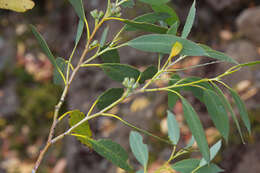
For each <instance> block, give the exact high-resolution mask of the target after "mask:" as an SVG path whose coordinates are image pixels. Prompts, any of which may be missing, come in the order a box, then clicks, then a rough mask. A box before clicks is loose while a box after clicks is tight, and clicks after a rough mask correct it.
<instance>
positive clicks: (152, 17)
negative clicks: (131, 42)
mask: <svg viewBox="0 0 260 173" xmlns="http://www.w3.org/2000/svg"><path fill="white" fill-rule="evenodd" d="M169 17H170V16H169V14H168V13H147V14H144V15H141V16H138V17H136V18H135V19H134V20H133V21H135V22H145V23H151V24H154V23H155V22H157V21H161V20H165V19H167V18H169ZM125 30H126V31H135V30H137V28H135V27H133V26H130V25H126V27H125Z"/></svg>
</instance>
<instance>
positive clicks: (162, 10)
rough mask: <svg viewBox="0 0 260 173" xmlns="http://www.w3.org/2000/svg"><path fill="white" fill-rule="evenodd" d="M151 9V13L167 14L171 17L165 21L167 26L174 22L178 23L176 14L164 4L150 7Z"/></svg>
mask: <svg viewBox="0 0 260 173" xmlns="http://www.w3.org/2000/svg"><path fill="white" fill-rule="evenodd" d="M151 7H152V9H153V11H155V12H157V13H168V14H169V15H170V16H171V17H169V18H167V19H166V20H165V21H166V23H167V24H168V25H169V26H171V25H172V24H173V23H175V22H176V21H180V20H179V17H178V15H177V14H176V12H175V11H174V10H173V9H172V8H171V7H169V6H168V5H166V4H160V5H151Z"/></svg>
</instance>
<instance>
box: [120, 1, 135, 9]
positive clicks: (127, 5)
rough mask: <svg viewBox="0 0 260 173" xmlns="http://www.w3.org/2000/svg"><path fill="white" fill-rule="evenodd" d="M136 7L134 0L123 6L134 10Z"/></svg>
mask: <svg viewBox="0 0 260 173" xmlns="http://www.w3.org/2000/svg"><path fill="white" fill-rule="evenodd" d="M134 5H135V1H134V0H128V1H126V2H124V3H122V4H121V6H122V7H123V8H133V7H134Z"/></svg>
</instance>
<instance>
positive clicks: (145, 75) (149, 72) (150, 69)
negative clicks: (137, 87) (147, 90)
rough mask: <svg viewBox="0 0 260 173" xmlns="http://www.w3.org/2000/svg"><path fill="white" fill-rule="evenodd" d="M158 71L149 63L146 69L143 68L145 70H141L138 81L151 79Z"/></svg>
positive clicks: (142, 81)
mask: <svg viewBox="0 0 260 173" xmlns="http://www.w3.org/2000/svg"><path fill="white" fill-rule="evenodd" d="M157 72H158V69H157V68H156V67H155V66H154V65H151V66H149V67H147V69H145V71H143V72H142V73H141V78H140V80H139V82H140V83H141V84H142V83H144V82H145V81H146V80H148V79H152V78H153V76H154V75H155V74H156V73H157Z"/></svg>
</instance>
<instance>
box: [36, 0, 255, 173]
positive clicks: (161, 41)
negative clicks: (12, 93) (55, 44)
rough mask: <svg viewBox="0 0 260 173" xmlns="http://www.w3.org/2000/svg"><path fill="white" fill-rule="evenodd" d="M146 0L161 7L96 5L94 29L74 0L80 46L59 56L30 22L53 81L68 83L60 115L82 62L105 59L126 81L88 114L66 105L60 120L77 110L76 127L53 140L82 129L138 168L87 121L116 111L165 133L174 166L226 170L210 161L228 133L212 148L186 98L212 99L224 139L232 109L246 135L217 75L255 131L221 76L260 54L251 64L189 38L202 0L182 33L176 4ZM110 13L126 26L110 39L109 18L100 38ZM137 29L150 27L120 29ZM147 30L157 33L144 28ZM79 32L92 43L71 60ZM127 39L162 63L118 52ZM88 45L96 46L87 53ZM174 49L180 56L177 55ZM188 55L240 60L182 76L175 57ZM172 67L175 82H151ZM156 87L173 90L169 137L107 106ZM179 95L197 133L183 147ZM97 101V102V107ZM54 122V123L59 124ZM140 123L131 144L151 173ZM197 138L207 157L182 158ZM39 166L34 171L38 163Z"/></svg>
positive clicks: (116, 158) (110, 155) (122, 0)
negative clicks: (128, 58) (130, 60)
mask: <svg viewBox="0 0 260 173" xmlns="http://www.w3.org/2000/svg"><path fill="white" fill-rule="evenodd" d="M139 1H140V2H141V3H144V4H147V6H149V7H150V8H151V10H153V11H154V12H151V13H147V14H144V15H141V16H138V17H136V18H134V19H133V20H131V19H123V18H121V17H120V16H121V12H122V11H121V10H122V9H121V7H129V8H131V7H134V5H135V1H134V0H118V1H110V0H109V1H108V8H107V12H105V13H104V12H103V11H99V10H98V9H94V10H93V11H92V12H90V13H91V14H92V16H93V17H94V20H95V26H94V27H95V28H94V29H93V33H90V30H91V29H89V23H88V20H87V19H86V17H85V10H84V5H83V1H82V0H69V2H70V4H71V5H72V6H73V8H74V10H75V12H76V14H77V16H78V18H79V23H78V28H77V32H76V36H75V45H74V49H73V51H72V53H71V55H69V56H68V58H67V57H66V58H55V57H56V56H54V55H53V54H52V52H51V51H50V49H49V46H48V45H47V42H46V41H45V40H44V38H43V37H42V35H41V34H40V33H39V32H38V31H37V30H36V27H34V26H31V29H32V32H33V34H34V35H35V37H36V39H37V40H38V42H39V45H40V47H41V48H42V49H43V52H44V53H45V54H46V56H47V57H48V59H49V60H50V62H51V63H52V65H53V67H54V75H53V77H54V82H55V83H58V84H61V83H63V84H64V92H63V94H62V97H61V100H60V102H59V104H58V105H57V106H56V109H58V110H56V109H55V111H56V114H55V115H57V114H59V112H60V110H59V109H60V108H59V105H62V103H63V102H64V98H66V94H67V92H68V90H69V88H70V85H71V82H72V81H73V79H74V76H76V72H77V70H79V69H80V68H81V67H82V68H83V67H86V68H90V67H99V68H101V69H102V70H103V71H104V74H105V75H107V76H108V77H109V78H110V79H111V80H113V81H114V82H119V83H121V84H120V86H121V87H122V88H120V87H119V88H110V89H107V90H106V91H105V92H103V93H102V94H101V95H100V96H99V97H98V98H97V99H96V101H94V102H93V105H92V106H91V108H90V110H89V111H88V113H87V114H86V115H85V114H84V113H82V112H80V111H78V110H74V111H69V112H67V113H65V114H64V115H63V116H60V117H59V119H58V123H59V122H60V121H61V120H62V119H63V118H64V117H65V116H66V115H69V116H70V118H69V124H70V129H69V130H68V131H67V132H64V133H63V134H62V135H63V136H62V135H61V136H58V137H57V138H55V140H54V141H52V140H51V141H48V142H49V143H55V142H56V140H58V139H61V138H63V137H64V136H66V135H73V136H76V137H77V138H78V139H79V140H80V141H81V142H82V143H83V144H85V145H87V146H88V147H90V148H92V149H93V150H95V151H96V152H97V153H98V154H100V155H101V156H103V157H105V158H106V159H108V160H110V161H111V162H112V163H114V164H115V165H117V166H119V167H120V168H123V169H125V170H126V171H130V172H133V171H134V170H133V169H132V167H131V166H130V164H129V161H128V154H127V152H126V151H125V150H124V149H123V148H122V147H121V146H120V145H119V144H117V143H114V142H113V141H111V140H109V139H99V140H95V139H94V138H93V137H92V131H91V128H90V126H89V124H88V122H89V120H91V119H93V118H97V117H99V116H107V117H112V118H116V119H117V120H120V121H121V122H122V123H124V124H126V125H127V126H129V127H131V128H133V129H135V130H136V131H139V132H143V133H144V134H146V135H149V136H151V137H153V138H155V139H159V140H160V141H162V142H165V143H166V144H168V145H169V146H170V147H172V148H173V152H172V155H171V157H170V158H169V162H167V163H170V161H172V160H173V161H174V162H173V164H172V165H171V168H172V169H174V170H176V171H178V172H181V173H190V172H194V173H195V172H196V173H218V172H221V171H223V170H222V169H221V168H219V167H218V166H217V165H216V164H213V163H211V162H212V160H213V159H214V158H215V156H216V154H217V153H218V152H219V150H220V148H221V141H222V140H219V142H217V143H216V144H214V145H213V146H212V147H211V148H209V146H208V143H207V138H206V135H205V130H204V128H203V124H202V123H201V121H200V118H199V115H198V114H197V112H196V110H195V108H194V107H193V106H192V105H191V104H190V103H189V102H188V100H187V99H186V98H184V96H183V92H186V91H190V92H191V93H192V95H194V96H195V97H196V98H197V99H198V100H199V101H200V102H201V103H202V104H205V106H206V108H207V110H208V113H209V116H210V118H211V119H212V121H213V123H214V125H215V127H216V128H217V130H218V131H219V132H220V134H221V137H223V138H224V139H225V141H228V137H229V117H228V115H229V114H230V115H231V116H232V118H233V120H234V121H235V124H236V126H237V129H238V131H239V133H240V135H241V138H242V140H243V135H242V130H241V127H240V124H239V121H238V119H237V117H236V115H235V112H234V110H233V108H232V106H231V104H230V102H229V100H228V99H227V98H226V96H225V95H224V93H223V91H222V90H221V89H220V88H219V87H218V86H217V85H216V83H220V84H223V85H224V86H225V87H226V88H228V90H229V92H230V94H231V96H232V98H233V100H234V105H236V106H237V107H238V111H239V113H240V116H241V119H242V122H243V124H244V125H245V126H246V128H247V130H248V132H249V133H251V125H250V119H249V117H248V113H247V111H246V107H245V104H244V103H243V101H242V99H241V98H240V97H239V95H238V94H237V93H236V91H235V90H233V89H232V88H230V87H228V86H227V85H226V84H225V83H223V82H222V78H223V77H224V76H226V75H230V74H232V73H234V72H236V71H237V70H239V69H240V68H242V67H246V66H252V65H256V64H260V62H259V61H256V62H250V63H246V64H238V63H237V62H236V61H235V60H234V59H233V58H231V57H229V56H227V55H225V54H224V53H221V52H219V51H216V50H213V49H211V48H210V47H208V46H206V45H203V44H198V43H196V42H194V41H191V40H188V39H187V37H188V35H189V33H190V31H191V29H192V26H193V23H194V20H195V16H196V15H195V14H196V8H195V5H196V2H195V1H194V2H193V4H192V6H191V8H190V11H189V14H188V15H187V19H186V22H185V24H184V28H183V30H182V32H181V35H180V36H179V33H178V29H179V25H180V21H179V17H178V16H177V14H176V12H175V10H174V9H173V8H171V4H170V0H160V1H159V0H139ZM144 4H143V5H144ZM119 5H120V6H121V7H120V6H119ZM103 17H104V18H103ZM109 20H116V21H119V22H123V23H124V24H125V26H123V27H122V28H121V30H120V31H119V33H118V34H116V36H115V38H114V39H112V40H109V39H108V34H109V33H110V31H111V29H109V26H107V27H105V29H104V31H103V34H102V36H101V38H95V37H96V35H95V34H96V33H98V30H99V29H100V28H101V26H102V24H103V23H105V22H107V21H109ZM84 29H86V30H87V39H85V40H83V38H82V35H83V31H84ZM91 31H92V30H91ZM130 31H144V32H142V33H140V35H141V34H142V35H141V36H138V37H136V38H132V39H130V40H128V41H125V40H123V39H122V38H121V33H124V32H126V33H128V32H130ZM146 32H150V33H149V34H143V33H146ZM92 34H93V35H92ZM109 35H110V34H109ZM93 39H96V40H93ZM80 40H81V41H82V42H83V41H85V42H86V47H85V49H84V51H83V54H82V56H81V58H79V59H80V60H79V62H78V65H76V66H75V65H74V63H71V60H72V58H73V57H74V53H75V51H76V48H77V45H78V43H79V41H80ZM97 40H99V41H97ZM177 43H178V45H180V46H181V49H180V50H179V52H178V53H176V49H175V48H176V47H175V45H176V44H177ZM124 46H129V47H131V48H134V49H138V50H140V51H144V52H150V53H156V54H159V56H158V60H157V61H158V62H157V65H155V64H150V65H149V66H148V67H147V68H145V70H139V68H137V67H134V66H132V65H129V64H122V63H120V62H121V61H120V55H121V53H120V55H119V48H121V47H124ZM174 51H175V52H174ZM89 52H91V53H90V54H88V53H89ZM88 55H89V56H88ZM92 55H93V56H92ZM122 55H123V54H122ZM167 55H170V57H168V58H167V59H165V58H163V57H166V56H167ZM171 55H175V56H174V57H172V56H171ZM189 56H205V57H210V58H214V59H216V60H220V61H221V62H228V63H233V64H237V65H236V66H234V67H232V68H230V69H229V70H227V71H226V72H225V73H223V74H221V75H219V76H217V77H215V78H211V79H207V78H200V77H189V76H188V77H183V76H180V75H179V74H178V73H176V72H174V71H181V70H185V69H175V66H172V65H174V64H176V63H177V62H179V61H181V60H183V59H184V58H189ZM87 58H88V59H87ZM96 58H101V59H102V61H99V60H97V61H95V62H96V63H100V64H94V63H93V62H92V61H93V60H95V59H96ZM146 58H147V59H149V60H151V62H152V61H153V60H154V59H153V57H152V56H150V55H149V56H147V57H146ZM136 63H137V62H136ZM201 65H206V64H201ZM74 66H75V67H74ZM195 67H198V66H195ZM173 68H174V69H173ZM141 71H142V72H141ZM166 73H170V75H171V78H170V79H167V81H168V85H166V86H165V85H164V86H162V85H161V84H158V85H156V86H154V87H151V85H152V84H154V83H155V82H156V81H157V80H160V79H163V78H162V76H163V75H162V74H166ZM67 75H68V76H67ZM89 82H91V81H89ZM164 84H165V83H164ZM157 91H159V92H168V107H169V110H170V111H168V112H167V127H168V137H169V139H163V138H162V137H159V136H156V135H154V134H152V133H150V132H148V131H146V130H143V129H141V128H138V127H135V126H134V125H132V124H130V123H128V122H126V121H124V120H123V116H118V115H114V114H112V113H111V112H108V111H109V110H110V109H111V108H113V107H114V106H116V105H118V104H119V103H122V102H123V101H124V100H125V99H126V98H127V97H128V96H132V95H135V94H139V93H146V92H157ZM86 97H87V96H86ZM178 101H180V102H181V103H182V106H183V116H184V118H185V121H186V123H187V126H188V128H189V130H190V132H191V134H192V138H191V140H190V142H189V144H188V145H187V146H186V147H184V148H183V149H180V150H179V151H178V150H176V148H177V149H179V148H178V147H177V145H178V144H179V141H180V139H181V129H180V125H179V124H178V121H177V120H176V117H175V115H174V112H171V111H172V110H174V109H173V108H174V106H175V105H176V103H177V102H178ZM95 107H96V108H97V109H95ZM93 112H95V113H93ZM55 123H56V122H55ZM55 123H54V126H56V124H55ZM54 129H55V128H54ZM136 131H132V132H131V133H130V137H129V143H130V148H131V151H132V153H133V155H134V156H135V158H136V159H137V161H138V162H139V163H140V164H141V165H142V166H143V169H141V170H139V171H138V172H144V173H146V172H147V170H148V166H149V165H148V160H149V152H148V145H147V144H144V142H143V137H142V136H141V135H140V134H139V133H138V132H136ZM52 133H53V131H52V132H51V133H50V136H52ZM53 134H54V133H53ZM195 142H196V143H197V146H198V150H199V151H200V153H201V155H202V158H201V159H193V158H189V159H184V160H180V161H178V162H176V160H175V158H176V157H178V156H181V155H182V154H185V153H190V152H192V145H193V144H194V143H195ZM243 142H244V141H243ZM49 143H48V144H49ZM166 165H167V164H166ZM33 171H34V172H35V170H33Z"/></svg>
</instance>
